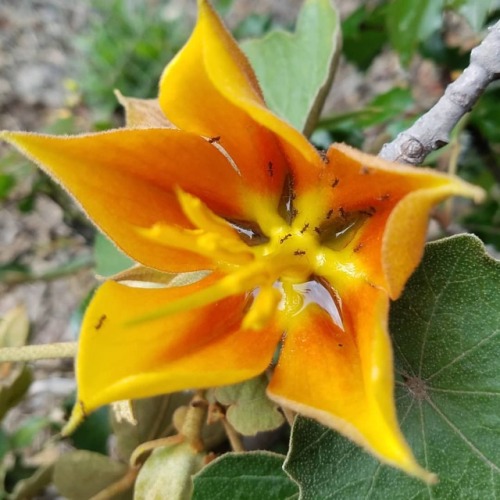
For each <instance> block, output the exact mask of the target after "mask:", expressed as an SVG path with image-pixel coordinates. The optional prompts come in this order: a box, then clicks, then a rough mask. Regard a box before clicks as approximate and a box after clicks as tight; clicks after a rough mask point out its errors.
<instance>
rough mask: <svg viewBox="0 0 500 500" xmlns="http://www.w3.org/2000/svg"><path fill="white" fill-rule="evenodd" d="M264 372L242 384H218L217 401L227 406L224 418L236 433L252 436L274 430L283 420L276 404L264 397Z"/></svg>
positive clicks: (215, 393)
mask: <svg viewBox="0 0 500 500" xmlns="http://www.w3.org/2000/svg"><path fill="white" fill-rule="evenodd" d="M266 388H267V378H266V376H265V375H262V376H260V377H256V378H253V379H251V380H247V381H245V382H242V383H241V384H234V385H226V386H223V387H217V388H216V389H215V390H214V395H215V398H216V399H217V401H219V402H220V403H222V404H223V405H226V406H229V408H228V409H227V412H226V418H227V419H228V421H229V423H230V424H231V425H232V426H233V427H234V428H235V430H236V431H237V432H239V433H240V434H243V435H244V436H253V435H255V434H257V433H258V432H264V431H271V430H273V429H277V428H278V427H279V426H280V425H281V424H283V422H284V418H283V415H282V414H281V413H280V412H279V411H278V408H277V406H276V405H275V404H274V403H273V402H272V401H271V400H270V399H269V398H268V397H267V395H266Z"/></svg>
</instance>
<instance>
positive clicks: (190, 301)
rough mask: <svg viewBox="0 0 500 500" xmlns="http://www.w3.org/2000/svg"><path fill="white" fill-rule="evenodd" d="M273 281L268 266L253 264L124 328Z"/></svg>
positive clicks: (206, 303) (132, 320)
mask: <svg viewBox="0 0 500 500" xmlns="http://www.w3.org/2000/svg"><path fill="white" fill-rule="evenodd" d="M272 281H274V280H273V279H272V278H271V276H270V275H269V272H268V266H267V265H265V264H264V263H263V262H255V263H253V264H250V265H248V266H245V267H243V268H240V269H238V270H237V271H235V272H233V273H231V274H228V275H225V276H222V277H221V278H220V279H219V280H218V281H216V282H215V283H214V284H213V285H211V286H208V287H207V288H203V289H201V290H199V291H197V292H193V293H192V294H190V295H187V296H186V297H181V298H179V299H177V300H173V301H171V302H169V303H168V304H166V305H165V306H163V307H161V308H159V309H156V310H155V311H151V312H149V313H146V314H143V315H141V316H138V317H136V318H134V319H131V320H128V321H126V322H125V323H124V326H136V325H139V324H141V323H145V322H147V321H154V320H157V319H161V318H164V317H166V316H170V315H172V314H177V313H181V312H184V311H189V310H191V309H197V308H198V307H203V306H206V305H209V304H213V303H214V302H217V301H219V300H222V299H225V298H227V297H230V296H233V295H240V294H242V293H245V292H249V291H251V290H253V289H254V288H257V287H258V286H259V285H262V284H263V283H269V282H272Z"/></svg>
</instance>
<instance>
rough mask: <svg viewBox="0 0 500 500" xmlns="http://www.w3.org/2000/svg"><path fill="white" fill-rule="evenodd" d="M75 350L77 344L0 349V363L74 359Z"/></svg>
mask: <svg viewBox="0 0 500 500" xmlns="http://www.w3.org/2000/svg"><path fill="white" fill-rule="evenodd" d="M77 349H78V343H77V342H60V343H56V344H40V345H25V346H22V347H2V348H1V349H0V363H4V362H15V361H36V360H38V359H60V358H74V357H75V356H76V352H77Z"/></svg>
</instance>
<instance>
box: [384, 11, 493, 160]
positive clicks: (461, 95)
mask: <svg viewBox="0 0 500 500" xmlns="http://www.w3.org/2000/svg"><path fill="white" fill-rule="evenodd" d="M498 78H500V21H499V22H497V23H496V24H495V25H494V26H493V27H491V28H490V32H489V33H488V35H487V36H486V37H485V39H484V40H483V41H482V43H481V44H480V45H478V46H477V47H476V48H475V49H474V50H473V51H472V52H471V57H470V64H469V66H468V67H467V68H466V69H465V70H464V71H463V73H462V74H461V75H460V76H459V77H458V78H457V79H456V80H455V81H454V82H453V83H452V84H450V85H449V86H448V88H447V89H446V91H445V93H444V95H443V96H442V97H441V99H439V101H438V102H437V103H436V104H435V105H434V106H433V107H432V108H431V109H430V110H429V111H428V112H427V113H425V114H424V115H422V116H421V117H420V118H419V119H418V120H417V121H416V122H415V124H414V125H413V126H411V127H410V128H409V129H408V130H406V131H404V132H401V133H400V134H399V135H398V136H397V137H396V139H394V140H393V141H392V142H389V143H387V144H384V146H383V147H382V150H381V151H380V153H379V156H380V157H382V158H384V159H385V160H391V161H398V162H401V163H409V164H411V165H420V164H421V163H423V161H424V160H425V157H426V156H427V155H428V154H429V153H430V152H431V151H434V150H435V149H439V148H441V147H443V146H444V145H446V144H447V143H448V142H449V139H450V133H451V131H452V130H453V127H454V126H455V125H456V124H457V123H458V121H459V120H460V118H462V116H463V115H465V114H466V113H467V112H469V111H470V110H471V108H472V106H473V105H474V104H475V103H476V101H477V100H478V99H479V97H480V96H481V94H482V93H483V92H484V90H485V89H486V87H487V86H488V85H489V84H490V83H491V82H492V81H493V80H496V79H498Z"/></svg>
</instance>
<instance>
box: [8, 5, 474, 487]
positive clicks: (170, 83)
mask: <svg viewBox="0 0 500 500" xmlns="http://www.w3.org/2000/svg"><path fill="white" fill-rule="evenodd" d="M199 10H200V12H199V18H198V23H197V25H196V28H195V30H194V32H193V34H192V36H191V38H190V40H189V41H188V43H187V44H186V46H185V47H184V48H183V49H182V51H181V52H180V53H179V54H178V55H177V57H176V58H175V59H174V60H173V61H172V62H171V63H170V64H169V65H168V67H167V68H166V70H165V72H164V74H163V77H162V79H161V83H160V93H159V104H160V107H161V112H160V111H158V110H156V111H155V112H154V113H152V111H151V110H152V109H153V107H154V104H144V106H143V107H142V108H141V107H138V106H137V105H136V104H133V103H130V102H128V104H130V105H131V106H132V107H131V108H130V111H131V120H129V127H128V128H125V129H119V130H112V131H109V132H104V133H97V134H89V135H82V136H76V137H53V136H46V135H36V134H29V133H9V132H6V133H3V137H4V138H5V139H6V140H7V141H10V142H12V143H13V144H14V145H16V146H17V147H18V148H19V149H20V150H21V151H23V152H24V153H25V154H26V155H27V156H29V157H31V158H32V159H33V160H34V161H36V162H38V163H39V165H40V166H41V167H42V168H43V169H44V170H46V171H47V172H48V173H49V174H50V175H52V176H53V177H54V178H55V179H57V180H58V181H60V182H61V183H62V184H63V186H64V187H65V188H66V189H68V190H69V192H70V193H71V194H72V195H73V196H74V197H75V199H76V200H78V201H79V202H80V203H81V205H82V207H83V209H84V210H85V211H86V213H87V214H88V215H89V217H90V218H91V219H92V220H93V221H94V222H95V223H96V224H97V225H98V226H99V227H100V228H101V229H102V230H103V231H104V232H105V233H106V234H108V235H109V236H110V237H111V238H112V239H113V240H114V242H115V243H116V244H117V245H118V246H119V247H120V248H121V249H122V250H123V251H124V252H126V253H127V254H128V255H130V256H132V257H133V258H134V259H135V260H136V261H137V262H139V263H140V264H141V266H139V267H137V268H133V269H132V270H131V271H128V272H126V273H125V274H124V275H122V276H121V277H119V278H117V279H116V280H110V281H107V282H106V283H104V284H103V285H102V286H101V287H100V289H99V290H98V291H97V293H96V294H95V296H94V297H93V299H92V302H91V304H90V306H89V307H88V310H87V312H86V314H85V319H84V322H83V326H82V331H81V337H80V344H79V352H78V359H77V381H78V404H77V405H76V407H75V411H74V414H73V421H77V420H78V419H80V418H81V417H82V416H83V415H84V413H87V412H89V411H92V410H94V409H95V408H97V407H99V406H101V405H104V404H106V403H109V402H112V401H118V400H123V399H132V398H142V397H147V396H153V395H157V394H162V393H166V392H172V391H179V390H183V389H190V388H202V387H212V386H218V385H225V384H232V383H236V382H240V381H242V380H245V379H249V378H251V377H253V376H255V375H258V374H260V373H262V372H263V371H265V370H266V369H267V368H268V367H269V366H270V365H271V363H272V361H273V356H274V355H275V354H276V352H277V348H278V346H279V359H278V361H277V363H276V366H274V370H273V374H272V378H271V382H270V384H269V388H268V394H269V397H270V398H272V399H273V400H274V401H276V402H278V403H279V404H280V405H282V406H283V407H286V408H289V409H292V410H294V411H296V412H298V413H300V414H303V415H306V416H309V417H312V418H315V419H316V420H318V421H320V422H322V423H323V424H325V425H327V426H329V427H332V428H334V429H336V430H338V431H339V432H341V433H343V434H344V435H346V436H348V437H349V438H351V439H352V440H354V441H355V442H357V443H358V444H360V445H362V446H364V447H365V448H366V449H368V450H369V451H371V452H372V453H374V454H375V455H377V456H378V457H379V458H381V459H382V460H384V461H386V462H388V463H390V464H392V465H395V466H397V467H400V468H401V469H403V470H405V471H406V472H408V473H410V474H413V475H416V476H419V477H421V478H424V479H429V478H430V477H431V476H430V475H429V473H427V472H426V471H424V470H423V469H421V468H420V467H419V465H418V464H417V463H416V462H415V460H414V458H413V456H412V454H411V451H410V450H409V448H408V446H407V444H406V443H405V440H404V438H403V436H402V434H401V432H400V430H399V427H398V423H397V419H396V412H395V406H394V399H393V385H394V382H393V363H392V351H391V344H390V338H389V334H388V329H387V320H388V311H389V302H390V299H396V298H397V297H398V296H399V295H400V294H401V291H402V289H403V287H404V285H405V282H406V281H407V279H408V277H409V276H410V274H411V273H412V271H413V270H414V269H415V267H416V266H417V264H418V262H419V260H420V258H421V256H422V252H423V246H424V243H425V238H426V228H427V222H428V217H429V211H430V209H431V208H432V206H433V205H435V204H436V203H439V202H441V201H442V200H443V199H445V198H447V197H449V196H451V195H462V196H469V197H475V198H479V197H480V196H481V191H480V190H479V189H478V188H475V187H472V186H470V185H468V184H466V183H464V182H462V181H461V180H459V179H458V178H455V177H448V176H445V175H442V174H439V173H436V172H434V171H432V170H429V169H423V168H419V169H417V168H412V167H407V166H403V165H397V164H393V163H389V162H386V161H383V160H381V159H379V158H377V157H374V156H370V155H367V154H364V153H361V152H359V151H357V150H355V149H352V148H350V147H348V146H346V145H342V144H335V145H332V146H331V148H330V149H329V150H328V152H327V153H326V155H325V156H321V155H320V154H319V153H318V152H317V151H316V150H315V149H314V147H313V146H312V145H311V144H310V143H309V142H308V141H307V140H306V138H305V137H304V136H303V135H301V134H300V133H299V132H298V131H297V130H295V129H293V128H292V127H291V126H290V125H289V124H288V123H286V122H285V121H283V120H282V119H280V118H278V117H277V116H276V115H274V114H273V113H272V112H271V111H270V110H269V109H267V108H266V106H265V103H264V100H263V97H262V93H261V91H260V88H259V85H258V82H257V80H256V78H255V75H254V73H253V71H252V69H251V67H250V66H249V64H248V62H247V60H246V58H245V57H244V56H243V54H242V53H241V51H240V50H239V48H238V46H237V45H236V43H235V41H234V40H233V39H232V37H231V36H230V34H229V33H228V32H227V31H226V30H225V28H224V27H223V25H222V24H221V22H220V20H219V18H218V17H217V16H216V14H215V13H214V11H213V10H212V8H211V7H210V5H209V4H208V3H207V2H206V1H205V0H200V1H199ZM162 113H163V115H162ZM167 118H168V120H169V121H170V122H171V123H172V124H173V126H174V127H175V128H172V127H170V124H169V123H168V122H167ZM191 271H206V273H205V274H204V275H200V274H198V275H197V276H198V280H197V281H193V280H192V279H191V281H189V280H187V281H185V283H187V284H184V285H177V286H167V285H168V282H169V280H170V279H171V274H168V273H189V272H191ZM187 276H189V275H187ZM124 280H127V281H135V282H136V283H137V282H148V283H149V287H148V288H144V287H137V286H135V287H134V286H129V285H130V284H126V283H125V282H123V281H124ZM151 284H153V285H155V286H154V287H152V286H151ZM408 334H409V335H411V332H408Z"/></svg>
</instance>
